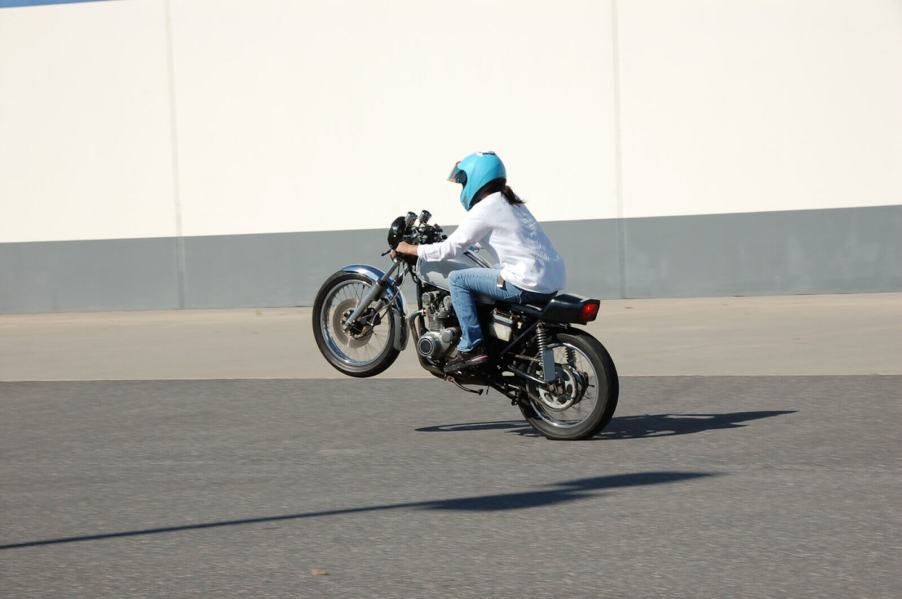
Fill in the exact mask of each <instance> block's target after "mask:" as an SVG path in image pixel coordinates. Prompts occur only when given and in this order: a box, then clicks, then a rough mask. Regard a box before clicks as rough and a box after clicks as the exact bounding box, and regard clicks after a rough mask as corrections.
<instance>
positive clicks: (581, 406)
mask: <svg viewBox="0 0 902 599" xmlns="http://www.w3.org/2000/svg"><path fill="white" fill-rule="evenodd" d="M549 348H550V349H552V350H553V351H554V363H555V367H556V368H559V369H561V371H562V375H563V376H562V377H561V378H562V381H563V382H562V384H561V385H559V387H558V389H556V390H554V391H552V390H546V389H542V388H540V387H539V386H538V385H531V386H530V390H529V400H530V405H531V407H532V409H533V412H534V413H535V414H536V416H538V417H539V418H540V419H542V420H543V421H544V422H546V423H548V424H550V425H551V426H554V427H556V428H561V429H569V428H574V427H577V426H579V425H581V424H582V423H584V422H585V421H586V420H587V419H589V418H590V417H591V415H592V413H593V412H594V411H595V408H596V407H597V406H598V400H599V397H598V390H599V387H600V385H599V378H598V372H596V370H595V367H594V366H593V365H592V361H591V360H590V359H589V356H588V355H586V353H585V352H584V351H583V350H581V349H579V348H578V347H576V346H575V345H572V344H570V343H557V344H554V345H551V346H549ZM571 352H572V355H573V361H572V363H570V362H569V361H568V356H567V354H568V353H571ZM539 358H540V361H541V356H540V357H539ZM530 370H531V374H533V375H535V376H539V377H540V378H541V372H542V368H541V366H540V364H539V363H533V365H532V367H531V368H530Z"/></svg>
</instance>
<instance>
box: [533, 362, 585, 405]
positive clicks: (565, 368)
mask: <svg viewBox="0 0 902 599" xmlns="http://www.w3.org/2000/svg"><path fill="white" fill-rule="evenodd" d="M556 367H557V368H559V369H560V370H561V376H560V377H559V378H558V380H556V381H555V382H554V383H552V385H551V387H552V388H551V389H542V388H539V387H537V388H536V394H537V395H538V396H539V400H541V402H542V403H543V404H544V405H545V407H547V408H548V409H551V410H566V409H567V408H569V407H570V406H572V405H573V404H575V403H577V402H579V400H581V399H582V398H583V394H585V392H586V383H585V380H584V377H583V376H582V375H581V374H580V373H579V372H578V371H577V370H576V369H575V368H573V367H572V366H570V365H569V364H558V365H557V366H556Z"/></svg>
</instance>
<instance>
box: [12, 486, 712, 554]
mask: <svg viewBox="0 0 902 599" xmlns="http://www.w3.org/2000/svg"><path fill="white" fill-rule="evenodd" d="M717 475H718V473H714V472H673V471H665V472H635V473H632V474H615V475H610V476H595V477H592V478H581V479H577V480H572V481H567V482H562V483H552V484H550V485H546V486H545V487H544V488H543V489H542V490H538V491H523V492H519V493H503V494H500V495H477V496H473V497H459V498H454V499H437V500H431V501H411V502H403V503H387V504H382V505H370V506H363V507H352V508H344V509H335V510H326V511H320V512H302V513H298V514H286V515H281V516H264V517H259V518H245V519H241V520H222V521H218V522H201V523H196V524H183V525H180V526H167V527H160V528H145V529H140V530H129V531H122V532H108V533H99V534H90V535H79V536H71V537H61V538H57V539H42V540H37V541H25V542H22V543H10V544H7V545H0V550H4V549H22V548H25V547H38V546H41V545H57V544H61V543H78V542H84V541H100V540H103V539H118V538H123V537H137V536H144V535H154V534H162V533H170V532H183V531H188V530H201V529H208V528H220V527H226V526H240V525H245V524H261V523H266V522H279V521H284V520H302V519H304V518H319V517H323V516H337V515H342V514H358V513H363V512H376V511H381V510H396V509H411V508H415V509H426V510H450V511H479V512H491V511H500V510H519V509H525V508H532V507H542V506H549V505H555V504H560V503H566V502H571V501H578V500H581V499H590V498H593V497H600V496H601V495H602V494H601V493H599V491H604V490H606V489H616V488H622V487H639V486H646V485H660V484H665V483H675V482H681V481H686V480H691V479H694V478H703V477H710V476H717Z"/></svg>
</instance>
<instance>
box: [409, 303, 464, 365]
mask: <svg viewBox="0 0 902 599" xmlns="http://www.w3.org/2000/svg"><path fill="white" fill-rule="evenodd" d="M421 300H422V302H423V310H424V312H425V321H426V331H425V332H424V333H423V334H422V335H420V338H419V339H418V340H417V353H419V354H420V355H421V356H423V357H424V358H428V359H430V360H437V359H440V358H442V357H443V356H444V355H445V354H447V353H448V351H450V350H451V348H453V347H455V346H456V345H457V341H458V340H459V339H460V328H458V327H456V326H451V324H452V322H453V321H454V318H453V317H452V310H451V296H450V295H448V294H447V293H446V292H442V291H428V292H426V293H424V294H423V295H422V297H421Z"/></svg>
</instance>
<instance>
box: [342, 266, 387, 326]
mask: <svg viewBox="0 0 902 599" xmlns="http://www.w3.org/2000/svg"><path fill="white" fill-rule="evenodd" d="M400 266H401V260H400V259H397V260H395V263H394V264H392V267H391V268H389V269H388V272H387V273H385V274H384V275H382V276H381V277H380V278H379V280H378V281H376V282H375V283H373V286H372V288H370V290H369V292H367V294H366V295H365V296H363V299H362V300H360V303H359V304H357V307H356V308H354V311H353V312H352V313H351V315H350V316H349V317H348V320H347V322H345V323H344V324H342V325H341V328H342V329H344V330H345V331H347V330H348V328H350V327H351V326H352V325H353V324H354V323H355V322H357V319H358V318H360V315H361V314H363V311H364V310H366V309H367V308H368V307H369V305H370V304H371V303H373V301H374V300H375V299H376V298H377V297H379V296H380V295H382V293H383V292H384V291H385V288H386V286H387V285H388V281H389V280H391V278H392V275H394V274H395V271H396V270H398V268H399V267H400Z"/></svg>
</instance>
